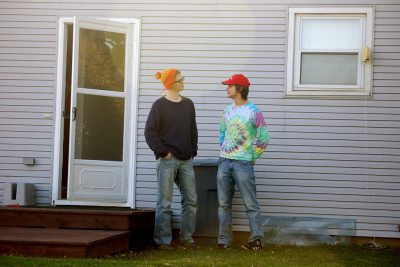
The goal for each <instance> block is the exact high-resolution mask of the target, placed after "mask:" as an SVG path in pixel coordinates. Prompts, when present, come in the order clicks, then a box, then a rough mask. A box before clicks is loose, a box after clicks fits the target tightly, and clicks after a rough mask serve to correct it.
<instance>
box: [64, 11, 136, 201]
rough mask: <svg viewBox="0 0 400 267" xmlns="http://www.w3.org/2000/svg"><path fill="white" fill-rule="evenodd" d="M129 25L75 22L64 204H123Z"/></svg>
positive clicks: (85, 21) (125, 167)
mask: <svg viewBox="0 0 400 267" xmlns="http://www.w3.org/2000/svg"><path fill="white" fill-rule="evenodd" d="M130 27H131V26H130V25H129V24H125V23H116V22H109V21H105V20H95V19H86V18H85V19H83V18H75V21H74V45H73V47H74V50H73V68H72V95H71V98H72V99H71V103H72V104H71V131H70V150H69V151H70V155H69V169H68V196H67V198H68V199H69V200H78V201H91V202H126V201H127V191H128V188H127V185H128V179H127V177H126V176H127V159H128V156H129V155H127V153H128V152H129V151H128V149H126V148H128V147H129V146H128V145H127V144H126V142H128V140H129V138H127V133H128V129H129V125H128V124H129V120H128V118H127V117H128V116H127V114H128V112H129V110H128V107H129V106H130V103H129V94H128V93H129V92H128V91H129V90H128V88H129V85H128V83H129V81H130V80H131V79H128V78H127V76H129V72H128V70H129V62H130V61H131V59H129V58H128V55H130V54H131V53H130V47H131V46H130V45H129V40H130V36H129V35H130V32H131V28H130ZM127 73H128V74H127Z"/></svg>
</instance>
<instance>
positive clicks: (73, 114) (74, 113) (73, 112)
mask: <svg viewBox="0 0 400 267" xmlns="http://www.w3.org/2000/svg"><path fill="white" fill-rule="evenodd" d="M72 120H73V121H74V120H76V107H74V108H72Z"/></svg>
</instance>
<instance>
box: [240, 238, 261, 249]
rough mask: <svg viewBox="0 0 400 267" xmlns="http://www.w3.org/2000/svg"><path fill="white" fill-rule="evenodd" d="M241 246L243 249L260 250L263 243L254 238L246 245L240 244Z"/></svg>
mask: <svg viewBox="0 0 400 267" xmlns="http://www.w3.org/2000/svg"><path fill="white" fill-rule="evenodd" d="M242 248H243V249H244V250H254V251H257V250H261V249H262V248H263V245H262V243H261V240H260V239H256V240H254V241H251V242H249V243H248V244H247V245H242Z"/></svg>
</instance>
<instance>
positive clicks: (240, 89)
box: [235, 84, 249, 100]
mask: <svg viewBox="0 0 400 267" xmlns="http://www.w3.org/2000/svg"><path fill="white" fill-rule="evenodd" d="M235 89H236V92H239V93H240V95H241V96H242V98H243V99H244V100H247V96H248V95H249V87H246V86H243V85H239V84H235Z"/></svg>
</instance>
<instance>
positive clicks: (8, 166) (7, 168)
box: [0, 159, 52, 173]
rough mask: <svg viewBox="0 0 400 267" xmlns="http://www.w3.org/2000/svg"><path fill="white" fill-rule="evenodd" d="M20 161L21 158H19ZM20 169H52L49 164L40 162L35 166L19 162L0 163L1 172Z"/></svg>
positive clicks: (33, 170) (34, 170)
mask: <svg viewBox="0 0 400 267" xmlns="http://www.w3.org/2000/svg"><path fill="white" fill-rule="evenodd" d="M21 161H22V159H21ZM16 169H18V170H20V171H28V172H30V171H32V172H38V171H52V169H51V165H41V164H36V162H35V166H34V167H32V166H26V165H24V164H22V163H20V164H10V163H7V164H0V171H1V172H2V173H3V172H4V171H13V170H16Z"/></svg>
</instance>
